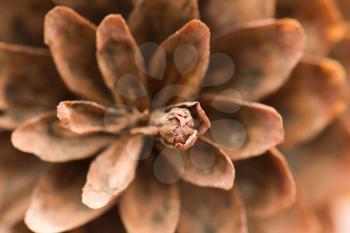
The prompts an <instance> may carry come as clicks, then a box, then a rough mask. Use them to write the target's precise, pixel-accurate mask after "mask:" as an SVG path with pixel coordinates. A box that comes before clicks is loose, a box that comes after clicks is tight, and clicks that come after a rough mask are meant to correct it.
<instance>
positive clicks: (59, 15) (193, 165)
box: [0, 0, 348, 233]
mask: <svg viewBox="0 0 350 233" xmlns="http://www.w3.org/2000/svg"><path fill="white" fill-rule="evenodd" d="M315 1H316V0H315ZM319 1H321V0H319ZM319 1H316V2H319ZM63 2H64V1H58V3H61V4H64V3H63ZM126 2H128V1H126ZM281 2H282V1H281ZM129 3H130V4H125V5H123V4H119V3H114V4H113V3H110V1H107V0H100V1H95V2H94V3H93V4H92V6H91V5H88V4H87V3H85V1H79V2H78V1H77V2H76V3H75V2H68V1H65V4H70V5H69V6H70V7H73V8H75V9H76V10H77V11H78V12H81V14H82V15H84V16H86V17H87V18H89V19H91V20H92V21H94V22H98V20H99V19H101V18H102V17H101V16H105V15H104V14H108V13H110V12H111V11H114V10H118V11H119V12H120V13H121V14H122V15H123V16H124V17H128V20H127V23H126V22H125V21H124V19H123V17H122V16H121V15H115V14H113V15H108V16H106V17H105V18H104V19H103V21H102V22H101V23H99V26H97V27H96V26H94V25H93V24H92V23H90V22H89V21H88V20H86V19H85V18H83V17H82V16H80V15H79V14H78V13H76V12H75V11H73V10H71V9H69V8H67V7H56V8H54V9H52V10H51V11H50V12H49V13H48V14H47V15H46V18H45V36H44V37H45V43H46V44H47V45H48V46H49V48H50V53H49V52H48V51H46V50H45V49H36V48H29V47H25V46H18V45H11V44H5V43H2V44H1V46H0V62H1V63H0V64H1V65H2V66H3V69H2V72H3V73H1V74H0V75H2V76H3V79H2V80H3V82H2V85H1V87H2V91H1V92H0V93H3V98H1V100H2V101H0V103H1V105H0V106H2V109H3V111H4V113H3V116H2V117H1V118H0V126H2V127H3V128H6V129H8V130H11V129H14V128H16V127H17V129H16V130H15V132H14V133H13V134H12V142H13V144H14V145H15V146H16V147H17V148H18V149H20V150H22V151H24V152H28V153H33V154H35V155H37V156H38V157H39V158H41V159H42V160H44V161H47V162H52V163H58V164H55V165H53V167H52V168H51V169H50V170H49V171H48V172H46V173H45V174H43V175H42V178H41V180H40V181H39V182H38V184H37V187H36V189H35V192H34V195H33V197H32V200H31V203H30V205H29V208H28V210H27V212H26V218H25V219H26V223H27V225H28V226H29V227H30V229H31V230H33V231H35V232H64V231H68V230H72V229H74V228H77V227H80V226H82V225H85V224H87V223H89V222H90V223H89V224H87V225H85V226H83V227H82V228H80V229H77V230H75V231H76V232H109V231H111V229H113V228H114V229H123V226H122V225H124V227H125V228H126V231H127V232H137V233H139V232H162V233H163V232H175V231H176V232H179V233H185V232H199V233H200V232H203V233H204V232H247V231H248V226H249V232H259V233H261V232H273V231H274V230H275V231H276V229H277V231H278V232H285V231H286V229H291V232H306V231H303V230H304V229H305V228H303V227H304V225H305V227H309V226H310V225H311V224H314V221H313V220H314V216H313V215H312V214H311V213H310V214H309V212H312V210H311V209H309V208H306V207H305V206H306V205H304V204H303V203H304V202H303V201H302V200H301V198H298V202H297V204H295V206H294V207H293V208H292V209H290V210H287V212H283V213H282V214H281V215H276V214H278V213H280V212H281V211H284V210H285V209H286V208H289V207H291V206H292V205H293V204H294V202H295V199H296V190H295V184H294V179H293V177H292V175H291V172H290V170H289V167H288V164H287V162H286V160H285V158H284V156H283V155H282V154H281V153H280V152H279V151H278V149H276V148H275V147H276V146H277V145H279V144H280V143H282V142H283V140H284V139H285V141H284V143H283V144H282V145H280V148H281V149H282V150H283V152H285V153H287V154H290V157H291V158H293V157H295V156H292V154H293V153H294V151H297V150H299V148H300V147H303V146H304V145H308V143H311V142H312V141H314V140H319V137H318V135H320V134H323V133H324V132H325V130H326V128H332V127H333V125H334V124H335V123H334V124H333V122H335V121H336V120H337V119H339V117H340V116H342V114H343V113H344V112H345V110H346V108H347V101H348V92H347V88H346V80H345V73H344V70H343V68H342V66H341V65H340V64H338V63H337V62H336V61H334V60H331V59H329V58H323V57H320V56H319V55H320V54H318V53H317V54H316V55H317V56H315V54H312V55H313V56H310V55H308V56H304V57H303V52H304V44H305V35H304V31H303V29H302V27H301V25H300V24H299V23H298V22H297V21H295V20H292V19H273V16H274V9H275V2H274V1H272V0H265V1H262V0H250V1H247V0H237V1H228V0H222V1H218V0H215V1H214V0H203V1H199V2H197V1H195V0H181V1H165V0H143V1H135V2H134V5H135V7H134V8H133V9H132V10H131V7H130V6H131V5H132V4H131V2H129ZM278 4H280V3H279V2H278ZM92 9H96V11H94V12H91V11H92ZM112 9H113V10H112ZM277 9H280V8H279V5H277ZM302 9H306V7H303V8H302ZM130 10H131V12H130ZM277 12H278V14H279V11H277ZM280 12H282V13H283V11H282V10H281V11H280ZM91 13H93V15H91ZM282 13H281V14H282ZM278 14H277V15H278ZM278 16H279V15H278ZM288 16H289V15H288ZM198 18H200V19H201V20H202V21H199V20H198ZM301 22H302V23H303V21H301ZM208 27H209V28H208ZM305 28H306V29H307V30H306V32H307V35H308V36H309V38H311V36H310V35H313V34H312V33H311V34H310V33H309V31H308V27H305ZM312 30H313V29H311V31H312ZM317 32H318V31H317ZM329 34H330V32H329V31H326V32H325V33H324V34H322V36H324V37H321V36H320V38H322V40H320V41H321V42H318V43H319V45H317V46H318V47H322V55H324V53H325V52H324V51H325V50H326V49H329V48H330V47H331V46H332V44H333V43H334V42H335V41H337V40H338V39H340V37H341V36H340V35H338V34H337V33H334V35H333V34H332V35H331V36H330V35H329ZM335 34H337V35H335ZM316 38H318V37H316ZM323 38H325V39H324V40H323ZM307 45H308V46H307V50H306V51H312V49H309V48H310V47H312V46H313V45H314V44H313V43H311V45H312V46H310V43H308V44H307ZM321 45H322V46H321ZM209 47H210V49H209ZM316 50H317V49H316ZM317 51H318V50H317ZM319 51H321V49H320V50H319ZM51 56H52V57H51ZM56 69H57V70H58V72H56ZM24 78H25V79H26V81H23V79H24ZM60 78H61V79H62V80H63V82H61V79H60ZM28 79H29V81H28ZM66 87H67V89H68V90H69V91H68V90H67V89H66ZM60 101H61V102H60ZM59 102H60V103H59ZM257 102H261V103H257ZM58 103H59V105H58V107H57V111H55V109H54V107H55V106H56V105H57V104H58ZM268 105H270V106H273V107H274V108H275V109H277V111H278V112H280V114H281V115H282V117H283V120H284V124H285V137H284V130H283V126H282V117H281V115H280V114H279V113H278V112H277V111H276V110H275V109H274V108H272V107H269V106H268ZM33 116H35V117H34V118H32V117H33ZM306 127H308V130H307V131H306V130H305V128H306ZM339 128H340V129H341V130H343V131H344V127H342V126H339ZM326 131H327V130H326ZM346 133H347V132H346ZM335 135H336V136H339V135H340V136H339V137H342V136H341V135H342V134H341V133H340V134H339V132H338V131H336V133H335ZM321 137H322V136H321ZM332 137H333V136H332ZM317 145H320V144H319V143H317ZM321 145H322V144H321ZM317 148H322V147H317ZM332 149H334V150H335V151H336V149H340V148H332ZM320 150H321V151H322V149H320ZM327 152H328V151H327ZM309 153H310V154H311V153H312V154H314V153H315V152H314V151H312V150H311V152H310V151H309ZM232 161H233V162H232ZM294 164H298V162H295V163H294V162H292V165H294ZM302 164H303V165H304V164H307V163H306V162H302ZM296 174H298V172H297V169H296ZM311 175H312V176H313V177H315V176H317V175H319V174H317V173H316V172H315V173H312V174H311ZM311 175H309V176H307V177H311ZM304 176H305V175H302V176H301V177H304ZM180 179H181V180H182V181H180ZM301 179H302V178H301ZM234 180H235V185H234ZM299 186H300V187H302V185H299ZM83 187H84V188H83ZM343 187H344V186H343ZM82 188H83V192H82V194H81V189H82ZM81 195H82V199H81ZM303 198H304V197H303ZM299 199H300V200H299ZM116 202H118V208H119V212H120V218H121V222H122V223H123V224H121V223H118V222H116V221H115V219H118V218H119V217H118V215H117V214H116V213H117V210H115V209H112V210H110V209H111V208H112V207H113V206H115V205H116ZM83 203H84V204H83ZM307 204H308V205H309V202H307ZM107 211H108V212H107ZM105 212H107V214H104V213H105ZM290 213H291V214H290ZM115 215H116V216H115ZM99 216H102V217H100V218H98V217H99ZM94 219H97V220H95V221H93V220H94ZM315 221H316V220H315ZM304 222H305V223H306V224H304V225H303V223H304ZM266 223H268V224H266ZM296 223H298V224H296ZM299 223H301V224H299ZM286 225H288V227H287V228H285V226H286ZM101 226H104V228H102V227H101ZM109 226H110V227H109ZM279 227H282V228H279ZM292 227H295V228H292ZM96 229H98V230H96ZM292 229H298V230H294V231H293V230H292ZM299 229H301V230H299Z"/></svg>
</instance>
